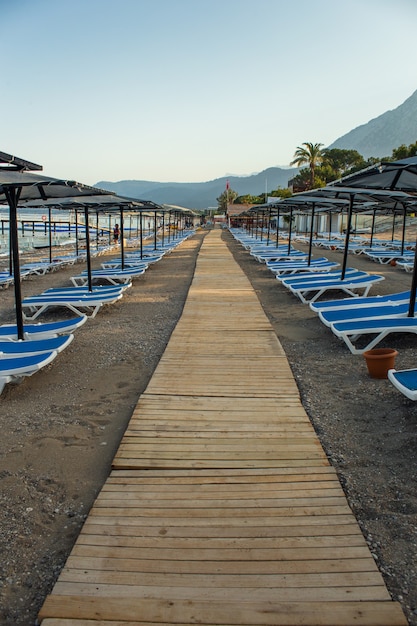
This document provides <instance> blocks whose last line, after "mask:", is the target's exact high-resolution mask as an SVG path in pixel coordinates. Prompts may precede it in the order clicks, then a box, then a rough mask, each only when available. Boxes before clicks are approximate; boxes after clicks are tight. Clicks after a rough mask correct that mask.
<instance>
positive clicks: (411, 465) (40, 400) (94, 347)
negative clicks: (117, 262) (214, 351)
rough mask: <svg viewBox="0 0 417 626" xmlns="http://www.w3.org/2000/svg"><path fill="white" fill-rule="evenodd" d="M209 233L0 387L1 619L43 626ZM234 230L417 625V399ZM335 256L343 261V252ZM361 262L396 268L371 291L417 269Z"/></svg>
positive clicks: (9, 296) (65, 280)
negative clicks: (373, 370) (38, 367)
mask: <svg viewBox="0 0 417 626" xmlns="http://www.w3.org/2000/svg"><path fill="white" fill-rule="evenodd" d="M204 235H205V232H204V231H200V232H198V233H197V235H195V236H194V237H193V238H192V239H190V240H187V241H186V242H184V243H183V244H182V245H181V246H180V247H179V248H178V249H177V250H175V251H174V252H173V253H172V254H170V255H168V256H167V257H166V258H164V259H162V261H160V262H159V263H157V264H156V265H154V266H152V267H151V268H150V269H149V270H148V271H147V272H146V273H145V274H144V276H143V277H141V278H138V279H136V280H135V282H134V286H133V287H132V289H130V290H128V292H127V293H126V295H125V296H124V298H123V299H122V300H121V301H119V302H118V303H116V304H115V305H111V306H109V307H106V308H104V309H103V311H101V312H100V313H99V314H98V315H97V317H96V318H95V319H93V320H89V321H88V322H87V323H86V324H85V325H84V326H83V327H82V328H80V329H79V330H78V331H77V332H76V336H75V339H74V341H73V343H72V344H71V345H70V346H69V348H68V349H67V350H65V351H64V352H63V353H62V354H60V355H59V356H58V358H57V359H56V360H55V361H54V362H53V363H52V364H51V365H50V366H48V367H47V368H46V369H45V370H43V371H41V372H39V373H38V374H36V375H35V376H33V377H32V378H30V379H27V380H25V381H24V382H23V383H22V384H20V385H17V386H8V387H7V388H6V390H5V391H4V393H3V394H2V396H1V400H0V401H1V408H0V427H1V433H2V437H1V439H0V498H1V507H0V552H1V555H2V558H1V562H0V605H1V609H0V623H1V624H2V625H7V626H9V625H10V626H11V625H12V624H13V625H14V626H30V625H33V624H35V623H36V616H37V613H38V610H39V608H40V606H41V605H42V603H43V600H44V598H45V596H46V594H47V593H48V591H49V590H50V589H51V587H52V585H53V583H54V581H55V580H56V578H57V576H58V574H59V572H60V570H61V568H62V566H63V565H64V563H65V560H66V558H67V556H68V554H69V552H70V550H71V547H72V545H73V543H74V541H75V539H76V538H77V536H78V533H79V530H80V528H81V526H82V523H83V521H84V519H85V517H86V515H87V513H88V511H89V508H90V507H91V505H92V503H93V501H94V498H95V496H96V494H97V493H98V492H99V490H100V488H101V485H102V484H103V482H104V481H105V479H106V478H107V476H108V473H109V470H110V465H111V461H112V459H113V456H114V453H115V451H116V449H117V447H118V443H119V441H120V439H121V437H122V435H123V432H124V429H125V427H126V425H127V422H128V420H129V418H130V415H131V413H132V410H133V407H134V406H135V404H136V402H137V400H138V397H139V395H140V394H141V393H142V391H143V390H144V389H145V387H146V385H147V382H148V380H149V379H150V377H151V376H152V373H153V371H154V369H155V367H156V365H157V363H158V360H159V358H160V356H161V355H162V353H163V350H164V348H165V346H166V344H167V342H168V340H169V336H170V334H171V332H172V330H173V328H174V326H175V324H176V322H177V320H178V318H179V316H180V315H181V311H182V308H183V305H184V301H185V298H186V295H187V291H188V287H189V284H190V282H191V280H192V276H193V272H194V267H195V260H196V256H197V254H198V250H199V247H200V245H201V241H202V239H203V237H204ZM223 237H224V238H225V240H226V241H227V242H228V244H229V245H230V247H231V250H232V252H233V254H234V255H235V258H236V260H237V261H238V263H239V264H240V265H241V267H242V268H243V270H244V271H245V273H246V274H247V276H248V277H249V279H250V280H251V282H252V285H253V287H254V289H255V290H256V292H257V294H258V297H259V299H260V301H261V303H262V305H263V307H264V309H265V312H266V314H267V315H268V317H269V319H270V321H271V323H272V325H273V327H274V329H275V331H276V333H277V335H278V337H279V339H280V341H281V343H282V345H283V347H284V349H285V351H286V354H287V356H288V359H289V361H290V364H291V366H292V368H293V372H294V376H295V378H296V380H297V383H298V385H299V388H300V393H301V397H302V400H303V404H304V406H305V408H306V410H307V412H308V414H309V415H310V417H311V419H312V422H313V424H314V426H315V428H316V430H317V432H318V434H319V436H320V438H321V441H322V443H323V446H324V448H325V450H326V452H327V454H328V456H329V458H330V460H331V462H332V464H333V465H334V466H335V468H336V470H337V471H338V473H339V476H340V480H341V482H342V485H343V487H344V489H345V491H346V493H347V496H348V499H349V502H350V505H351V507H352V509H353V511H354V513H355V515H356V517H357V519H358V520H359V523H360V525H361V527H362V530H363V532H364V535H365V537H366V539H367V541H368V543H369V545H370V548H371V550H372V553H373V554H374V557H375V560H376V562H377V563H378V565H379V567H380V569H381V571H382V573H383V575H384V578H385V580H386V583H387V586H388V588H389V590H390V592H391V594H392V596H393V598H395V599H397V600H399V601H400V602H401V603H402V605H403V608H404V610H405V612H406V614H407V616H408V619H409V622H410V624H411V625H412V626H416V625H417V580H416V578H417V565H416V558H415V557H416V553H417V497H416V489H415V486H416V475H417V468H416V453H415V449H416V438H417V406H416V405H415V404H414V403H412V402H410V401H408V400H406V399H405V398H404V397H403V396H402V395H401V394H399V393H398V392H397V391H396V390H395V389H394V388H392V386H391V385H390V384H389V383H388V381H386V380H373V379H370V378H369V376H368V374H367V370H366V365H365V362H364V360H363V358H362V357H360V356H359V357H358V356H353V355H352V354H350V352H349V351H348V350H347V348H346V347H345V345H344V344H342V343H341V342H339V340H337V338H336V337H334V336H333V335H332V333H331V332H330V331H329V330H328V329H327V328H325V327H324V326H323V325H322V324H321V323H320V322H319V320H318V319H317V317H316V316H315V315H314V314H313V313H312V312H311V311H310V310H309V308H308V307H307V306H306V305H303V304H301V303H300V302H299V301H298V300H297V299H296V298H295V297H294V296H291V295H290V294H289V293H288V292H287V291H286V290H285V289H284V288H283V287H282V286H280V285H279V283H278V281H277V280H276V279H275V277H274V276H273V275H272V274H271V273H270V272H269V270H267V268H266V267H265V266H264V265H261V264H259V263H257V262H256V261H255V260H254V259H253V258H251V257H250V256H249V255H248V253H247V252H246V251H244V250H243V248H242V247H241V246H240V245H239V244H237V242H235V241H234V240H233V238H232V237H231V235H230V234H229V233H227V232H224V233H223ZM326 256H328V257H329V258H335V259H337V260H339V261H340V259H341V254H340V253H337V252H330V253H327V252H326ZM100 261H101V259H97V260H95V261H94V263H95V264H99V263H100ZM350 264H351V265H352V266H355V267H358V268H360V269H363V268H365V269H367V270H368V271H372V272H375V273H383V274H384V275H385V277H386V280H385V281H384V282H382V283H380V284H378V285H376V286H375V287H374V288H373V291H372V293H388V292H392V291H399V290H403V289H407V288H409V285H410V281H411V278H410V275H408V274H405V272H403V271H401V270H400V269H398V268H394V267H390V266H385V265H384V266H383V265H379V264H376V263H373V262H371V261H369V260H366V259H362V258H361V257H350ZM74 269H75V268H69V269H65V270H60V271H59V272H55V273H53V274H49V275H47V276H45V277H42V278H35V279H30V280H26V281H24V282H23V284H22V287H23V292H24V295H30V294H34V293H39V292H40V291H41V290H43V289H44V288H46V287H50V286H55V285H68V284H69V277H70V276H71V275H72V274H74V273H75V271H74ZM1 301H2V306H1V311H0V322H4V321H12V320H13V310H12V307H13V291H12V290H11V289H8V290H5V291H3V292H1ZM201 332H204V328H202V329H201ZM416 341H417V340H416V338H415V336H412V335H409V336H407V335H403V336H396V337H395V339H391V340H387V341H386V342H385V344H384V345H389V346H390V347H391V346H393V347H396V348H397V349H398V351H399V356H398V358H397V365H398V366H399V367H409V366H414V365H416V363H417V359H416V350H415V347H416Z"/></svg>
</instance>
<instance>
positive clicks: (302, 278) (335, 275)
mask: <svg viewBox="0 0 417 626" xmlns="http://www.w3.org/2000/svg"><path fill="white" fill-rule="evenodd" d="M341 276H342V270H335V271H334V272H328V273H326V274H324V275H322V274H317V272H305V273H304V274H296V275H293V276H277V280H279V281H280V282H281V283H282V284H283V285H285V286H286V287H289V286H290V285H294V284H295V283H297V282H303V283H307V282H312V283H316V282H323V281H324V280H336V279H340V278H341ZM362 276H370V274H368V272H363V271H361V270H356V269H354V268H352V267H348V268H347V269H346V270H345V277H346V278H349V279H351V278H358V277H362Z"/></svg>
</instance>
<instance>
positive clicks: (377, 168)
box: [328, 156, 417, 317]
mask: <svg viewBox="0 0 417 626" xmlns="http://www.w3.org/2000/svg"><path fill="white" fill-rule="evenodd" d="M330 186H331V187H333V188H334V189H337V190H339V189H341V188H343V187H345V188H346V187H349V188H350V189H351V190H354V193H355V194H358V193H359V194H360V193H361V191H362V192H364V191H365V190H366V191H367V192H369V193H371V192H376V193H383V192H385V193H387V194H388V193H391V194H393V198H394V197H395V196H394V194H406V195H407V197H408V198H407V200H404V201H403V200H402V199H401V198H398V202H399V203H400V204H402V205H403V207H404V211H407V212H409V213H414V212H415V211H416V207H417V204H416V205H414V206H413V197H414V201H417V156H414V157H410V158H407V159H400V160H398V161H382V162H381V163H379V164H377V165H373V166H371V167H368V168H365V169H363V170H361V171H359V172H356V173H354V174H351V175H349V176H345V177H344V178H342V179H340V180H338V181H335V182H334V183H331V185H329V186H328V187H330ZM416 243H417V242H416ZM416 292H417V245H416V249H415V256H414V269H413V278H412V285H411V295H410V307H409V313H408V314H409V317H412V316H414V310H415V297H416Z"/></svg>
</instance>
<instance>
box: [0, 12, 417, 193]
mask: <svg viewBox="0 0 417 626" xmlns="http://www.w3.org/2000/svg"><path fill="white" fill-rule="evenodd" d="M0 24H1V48H2V58H3V62H2V72H1V83H0V84H1V102H2V116H1V142H0V151H3V152H8V153H11V154H14V155H16V156H19V157H22V158H24V159H28V160H30V161H34V162H35V163H39V164H41V165H43V167H44V173H45V174H47V175H50V176H56V177H63V178H67V179H75V180H78V181H80V182H83V183H86V184H94V183H96V182H98V181H100V180H110V181H118V180H124V179H142V180H157V181H178V182H192V181H207V180H211V179H214V178H218V177H221V176H225V175H229V174H236V175H245V174H250V173H253V172H259V171H261V170H263V169H265V168H267V167H271V166H275V165H284V166H285V165H288V164H289V163H290V161H291V159H292V157H293V154H294V150H295V149H296V147H297V146H298V145H300V144H301V143H302V142H304V141H312V142H321V143H323V144H324V145H329V144H330V143H332V142H333V141H334V140H335V139H337V138H338V137H339V136H341V135H343V134H345V133H346V132H348V131H350V130H352V128H354V127H356V126H358V125H360V124H364V123H366V122H368V121H369V120H370V119H372V118H374V117H377V116H378V115H380V114H381V113H384V112H385V111H387V110H389V109H393V108H396V107H397V106H398V105H400V104H401V103H402V102H403V101H404V100H405V99H406V98H408V97H409V96H410V95H411V94H412V93H413V92H414V91H415V90H416V89H417V75H416V59H417V52H416V37H415V33H416V28H417V0H315V1H314V2H313V1H312V0H117V1H116V0H0ZM414 139H415V138H414Z"/></svg>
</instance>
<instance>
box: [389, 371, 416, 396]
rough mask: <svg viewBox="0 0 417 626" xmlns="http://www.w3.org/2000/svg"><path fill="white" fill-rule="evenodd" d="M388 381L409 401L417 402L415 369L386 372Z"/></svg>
mask: <svg viewBox="0 0 417 626" xmlns="http://www.w3.org/2000/svg"><path fill="white" fill-rule="evenodd" d="M388 380H389V381H390V382H391V383H392V384H393V385H394V387H396V389H398V391H401V393H402V394H404V395H405V396H406V397H407V398H409V399H410V400H414V401H415V400H417V369H415V368H414V369H409V370H395V369H392V370H388Z"/></svg>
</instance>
